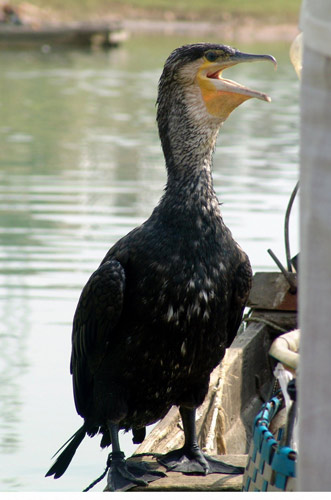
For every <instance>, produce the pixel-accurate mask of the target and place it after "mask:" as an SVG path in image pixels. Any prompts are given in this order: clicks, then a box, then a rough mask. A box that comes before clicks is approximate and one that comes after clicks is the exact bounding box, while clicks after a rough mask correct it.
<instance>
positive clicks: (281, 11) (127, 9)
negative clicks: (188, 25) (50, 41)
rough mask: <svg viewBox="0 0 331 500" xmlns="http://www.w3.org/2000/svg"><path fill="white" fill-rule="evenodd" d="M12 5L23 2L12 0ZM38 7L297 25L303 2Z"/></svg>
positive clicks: (93, 1) (113, 0) (91, 0)
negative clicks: (245, 19)
mask: <svg viewBox="0 0 331 500" xmlns="http://www.w3.org/2000/svg"><path fill="white" fill-rule="evenodd" d="M11 3H13V4H19V3H21V0H12V2H11ZM30 3H32V4H34V5H37V6H38V7H42V8H45V7H50V8H51V9H53V10H54V11H55V12H56V13H58V14H60V15H61V14H62V15H63V16H70V17H71V16H72V17H73V18H76V19H84V18H87V17H89V16H94V15H96V16H97V15H102V14H110V13H116V14H122V15H125V16H130V17H132V16H136V17H137V16H138V17H148V18H151V17H152V18H157V17H165V16H166V17H168V18H169V16H173V18H175V19H176V18H177V19H191V20H207V19H210V18H212V19H214V20H219V21H221V20H222V19H228V18H229V16H230V17H254V18H257V19H266V18H269V19H270V18H272V19H273V20H274V21H275V22H296V21H297V20H298V13H299V8H300V5H301V0H274V1H271V0H247V1H245V2H244V0H175V1H171V0H30Z"/></svg>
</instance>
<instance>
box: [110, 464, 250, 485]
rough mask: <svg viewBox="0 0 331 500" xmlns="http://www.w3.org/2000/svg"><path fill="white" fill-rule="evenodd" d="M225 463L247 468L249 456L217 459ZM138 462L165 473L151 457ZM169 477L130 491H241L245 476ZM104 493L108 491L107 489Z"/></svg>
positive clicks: (178, 475) (170, 474) (171, 474)
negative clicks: (147, 463)
mask: <svg viewBox="0 0 331 500" xmlns="http://www.w3.org/2000/svg"><path fill="white" fill-rule="evenodd" d="M217 458H219V459H220V460H222V461H223V462H226V463H228V464H232V465H240V466H242V467H245V466H246V463H247V455H227V456H223V455H222V456H219V457H217ZM130 460H132V459H130ZM136 460H143V461H144V462H149V463H150V464H151V465H152V466H153V467H155V468H157V469H158V470H162V471H163V472H165V468H164V467H162V466H160V465H158V464H157V463H156V461H155V460H153V459H151V458H150V457H142V458H139V459H136ZM166 474H167V476H166V477H164V478H161V479H158V480H157V481H154V482H153V483H149V485H148V486H147V487H144V486H139V487H136V488H133V489H132V490H130V491H134V492H136V491H143V492H151V493H153V492H154V493H155V492H160V491H192V492H193V491H241V489H242V481H243V475H242V474H239V475H228V474H209V475H208V476H201V475H200V476H192V475H185V474H181V473H180V472H167V473H166ZM104 491H108V490H107V488H106V489H105V490H104Z"/></svg>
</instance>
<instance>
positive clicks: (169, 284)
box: [47, 43, 276, 490]
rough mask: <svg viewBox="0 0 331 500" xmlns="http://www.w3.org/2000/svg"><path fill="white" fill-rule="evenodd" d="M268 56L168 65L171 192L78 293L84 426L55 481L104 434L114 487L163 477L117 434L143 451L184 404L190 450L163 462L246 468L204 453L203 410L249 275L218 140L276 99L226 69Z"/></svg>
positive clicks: (77, 389) (206, 468)
mask: <svg viewBox="0 0 331 500" xmlns="http://www.w3.org/2000/svg"><path fill="white" fill-rule="evenodd" d="M265 60H269V61H272V62H273V63H274V64H276V61H275V59H274V58H273V57H272V56H269V55H253V54H245V53H242V52H239V51H238V50H236V49H233V48H231V47H229V46H225V45H218V44H211V43H197V44H191V45H185V46H182V47H180V48H178V49H176V50H174V51H173V52H172V53H171V54H170V56H169V57H168V59H167V61H166V63H165V66H164V69H163V73H162V76H161V78H160V81H159V91H158V98H157V106H158V108H157V123H158V127H159V135H160V139H161V143H162V148H163V153H164V156H165V162H166V168H167V173H168V178H167V184H166V188H165V193H164V195H163V197H162V198H161V200H160V202H159V204H158V205H157V207H156V208H155V209H154V211H153V213H152V215H151V216H150V218H149V219H148V220H147V221H146V222H144V223H143V224H142V225H141V226H139V227H137V228H136V229H134V230H133V231H131V232H130V233H129V234H127V235H126V236H125V237H123V238H122V239H120V240H119V241H118V242H117V243H116V244H115V245H114V246H113V247H112V248H111V249H110V250H109V251H108V253H107V254H106V256H105V258H104V259H103V261H102V263H101V265H100V267H99V268H98V269H97V270H96V271H95V272H94V273H93V274H92V276H91V277H90V279H89V280H88V282H87V284H86V285H85V287H84V289H83V291H82V294H81V296H80V299H79V302H78V305H77V309H76V312H75V316H74V321H73V333H72V355H71V366H70V369H71V373H72V375H73V390H74V398H75V404H76V409H77V412H78V413H79V415H81V416H82V417H83V419H84V423H83V425H82V427H81V428H80V429H79V430H78V431H77V432H76V433H75V434H74V435H73V436H72V437H71V438H70V439H69V441H68V442H67V443H65V444H66V445H67V446H66V448H65V449H64V451H63V452H62V453H61V455H60V456H59V457H58V458H57V460H56V462H55V464H54V465H53V466H52V467H51V469H50V470H49V471H48V473H47V475H54V477H55V478H58V477H60V476H61V475H62V474H63V473H64V471H65V470H66V468H67V467H68V465H69V463H70V461H71V459H72V457H73V455H74V453H75V451H76V449H77V447H78V446H79V444H80V443H81V441H82V440H83V438H84V436H85V435H86V434H88V435H89V436H94V435H95V434H97V433H100V434H102V439H101V447H106V446H109V445H110V444H112V454H111V455H110V460H111V462H110V471H109V475H108V488H109V489H110V490H118V489H120V490H125V489H128V488H129V487H130V486H132V485H135V484H147V482H148V481H151V480H154V479H157V478H158V477H159V476H158V475H154V476H153V474H155V473H156V474H158V473H157V472H156V471H154V472H150V471H147V469H146V468H144V464H143V465H141V466H135V465H132V463H130V462H126V461H125V459H124V454H123V453H122V452H121V450H120V446H119V439H118V432H119V430H120V429H125V430H129V429H132V431H133V442H134V443H140V442H142V441H143V439H144V437H145V427H146V426H147V425H149V424H152V423H153V422H156V421H157V420H159V419H161V418H163V417H164V416H165V415H166V413H167V412H168V411H169V409H170V408H171V406H172V405H177V406H179V409H180V414H181V417H182V421H183V428H184V435H185V444H184V447H183V448H182V449H180V450H175V451H172V452H170V453H168V454H166V455H164V456H162V457H161V458H159V461H160V463H162V464H163V465H165V466H166V467H167V470H177V471H182V472H184V473H185V472H186V473H200V474H201V473H202V474H208V473H211V472H227V471H228V472H230V473H238V472H239V471H238V468H231V466H230V468H227V467H226V466H225V464H222V462H218V461H216V460H214V459H212V458H210V457H208V456H207V455H205V454H203V453H202V451H201V450H200V448H199V446H198V443H197V439H196V433H195V411H196V408H197V407H198V406H199V405H201V403H202V402H203V400H204V398H205V395H206V393H207V389H208V383H209V376H210V373H211V371H212V370H213V369H214V368H215V366H216V365H217V364H218V363H219V362H220V361H221V359H222V358H223V356H224V353H225V349H226V348H227V347H228V346H230V344H231V342H232V340H233V339H234V337H235V335H236V332H237V329H238V327H239V325H240V322H241V319H242V313H243V309H244V306H245V303H246V299H247V297H248V294H249V290H250V286H251V275H252V274H251V266H250V263H249V259H248V257H247V255H246V254H245V253H244V252H243V250H242V249H241V248H240V247H239V245H238V244H237V243H236V242H235V241H234V239H233V238H232V235H231V232H230V231H229V229H228V228H227V227H226V226H225V224H224V222H223V219H222V216H221V212H220V207H219V202H218V199H217V197H216V194H215V191H214V189H213V182H212V174H211V166H212V155H213V151H214V148H215V142H216V137H217V134H218V131H219V128H220V126H221V125H222V123H223V122H224V121H225V120H226V118H227V117H228V115H229V114H230V113H231V111H233V109H235V108H236V107H237V106H239V105H240V104H241V103H242V102H244V101H246V100H247V99H250V98H252V97H257V98H258V99H262V100H265V101H270V98H269V97H268V96H267V95H265V94H263V93H260V92H257V91H255V90H251V89H249V88H247V87H244V86H243V85H240V84H238V83H236V82H233V81H231V80H227V79H224V78H223V77H222V72H223V70H224V69H226V68H229V67H230V66H233V65H235V64H238V63H241V62H251V61H265ZM68 443H69V444H68ZM64 446H65V445H64ZM140 469H141V470H140ZM160 475H161V473H160Z"/></svg>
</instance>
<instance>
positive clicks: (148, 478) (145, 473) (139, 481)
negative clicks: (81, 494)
mask: <svg viewBox="0 0 331 500" xmlns="http://www.w3.org/2000/svg"><path fill="white" fill-rule="evenodd" d="M108 465H109V472H108V476H107V490H108V491H127V490H129V489H131V488H133V487H134V486H148V483H151V482H152V481H156V480H157V479H160V478H161V477H164V476H165V475H166V474H164V472H161V471H157V470H153V469H152V468H151V466H150V465H149V464H147V463H146V462H133V461H127V460H125V459H124V453H122V452H121V451H120V452H113V453H111V454H110V455H109V459H108Z"/></svg>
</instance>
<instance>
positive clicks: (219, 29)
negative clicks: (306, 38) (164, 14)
mask: <svg viewBox="0 0 331 500" xmlns="http://www.w3.org/2000/svg"><path fill="white" fill-rule="evenodd" d="M118 21H119V22H120V23H121V25H122V26H123V28H124V30H125V31H127V32H128V34H132V35H135V34H151V35H153V34H162V35H169V36H171V35H186V36H190V35H194V34H196V35H198V36H206V35H212V36H219V37H220V38H222V39H226V40H236V41H239V42H243V41H244V42H263V41H264V42H279V41H283V42H292V41H293V40H294V38H295V37H296V36H297V34H298V33H299V28H298V26H297V25H295V24H293V23H289V24H274V25H273V24H271V23H270V24H262V23H260V22H256V21H255V20H253V19H245V20H244V21H243V20H240V22H239V20H237V21H236V20H231V21H230V22H211V21H179V20H171V21H167V20H163V19H118Z"/></svg>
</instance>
